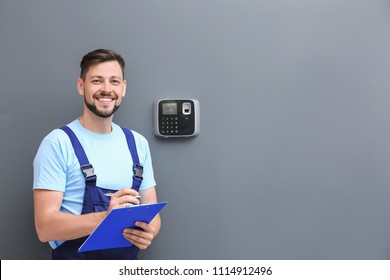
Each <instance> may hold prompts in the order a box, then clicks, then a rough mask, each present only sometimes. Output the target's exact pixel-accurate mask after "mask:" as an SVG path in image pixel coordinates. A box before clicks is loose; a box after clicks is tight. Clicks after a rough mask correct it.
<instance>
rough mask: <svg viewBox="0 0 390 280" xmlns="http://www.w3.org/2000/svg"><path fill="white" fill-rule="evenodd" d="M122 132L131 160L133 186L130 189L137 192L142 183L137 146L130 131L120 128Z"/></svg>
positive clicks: (141, 167) (141, 168) (141, 170)
mask: <svg viewBox="0 0 390 280" xmlns="http://www.w3.org/2000/svg"><path fill="white" fill-rule="evenodd" d="M121 128H122V130H123V132H124V133H125V135H126V141H127V146H128V147H129V150H130V153H131V157H132V158H133V186H132V188H133V189H135V190H136V191H139V188H140V186H141V183H142V179H143V177H142V173H143V166H142V165H141V164H140V162H139V157H138V153H137V146H136V144H135V139H134V135H133V133H132V132H131V130H130V129H128V128H124V127H121Z"/></svg>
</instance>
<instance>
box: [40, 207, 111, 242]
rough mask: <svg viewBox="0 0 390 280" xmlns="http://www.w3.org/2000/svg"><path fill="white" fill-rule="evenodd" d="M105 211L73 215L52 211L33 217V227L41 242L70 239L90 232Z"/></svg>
mask: <svg viewBox="0 0 390 280" xmlns="http://www.w3.org/2000/svg"><path fill="white" fill-rule="evenodd" d="M106 215H107V212H105V211H104V212H96V213H90V214H84V215H74V214H69V213H62V212H59V211H58V212H52V213H47V214H44V215H40V216H39V217H37V216H36V217H35V228H36V231H37V234H38V238H39V240H40V241H42V242H47V241H50V240H71V239H76V238H79V237H83V236H86V235H89V234H91V232H92V231H93V230H94V229H95V228H96V227H97V226H98V224H99V223H100V222H101V221H102V220H103V218H104V217H105V216H106Z"/></svg>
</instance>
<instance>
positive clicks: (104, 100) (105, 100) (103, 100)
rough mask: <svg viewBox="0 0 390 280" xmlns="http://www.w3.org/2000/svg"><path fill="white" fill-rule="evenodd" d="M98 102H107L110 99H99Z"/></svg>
mask: <svg viewBox="0 0 390 280" xmlns="http://www.w3.org/2000/svg"><path fill="white" fill-rule="evenodd" d="M99 101H102V102H109V101H111V99H110V98H99Z"/></svg>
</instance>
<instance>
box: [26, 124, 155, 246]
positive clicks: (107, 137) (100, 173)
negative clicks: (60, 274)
mask: <svg viewBox="0 0 390 280" xmlns="http://www.w3.org/2000/svg"><path fill="white" fill-rule="evenodd" d="M68 126H69V128H71V129H72V130H73V132H74V133H75V134H76V136H77V138H78V139H79V141H80V143H81V145H82V147H83V148H84V151H85V153H86V155H87V157H88V160H89V163H91V164H92V166H93V168H94V173H95V174H96V176H97V181H96V185H97V186H99V187H102V188H107V189H112V190H119V189H121V188H131V187H132V183H133V178H132V177H133V160H132V157H131V154H130V151H129V148H128V146H127V142H126V136H125V134H124V132H123V131H122V129H121V127H120V126H118V125H116V124H114V123H113V124H112V132H111V133H109V134H98V133H94V132H91V131H89V130H87V129H85V128H84V127H83V126H82V125H81V124H80V122H79V121H78V120H75V121H73V122H71V123H70V124H68ZM132 132H133V135H134V139H135V143H136V146H137V152H138V157H139V160H140V164H141V165H143V181H142V184H141V187H140V190H145V189H148V188H151V187H154V186H155V185H156V182H155V179H154V174H153V167H152V159H151V156H150V150H149V144H148V142H147V140H146V139H145V138H144V137H143V136H142V135H141V134H139V133H137V132H135V131H132ZM33 166H34V182H33V189H46V190H54V191H60V192H63V193H64V197H63V201H62V206H61V209H60V211H61V212H66V213H71V214H76V215H79V214H81V210H82V205H83V198H84V189H85V180H84V176H83V175H82V172H81V170H80V164H79V162H78V159H77V157H76V155H75V152H74V149H73V146H72V144H71V142H70V139H69V137H68V135H67V134H66V133H65V132H64V131H63V130H61V129H55V130H53V131H52V132H51V133H49V134H48V135H47V136H46V137H45V138H44V139H43V140H42V143H41V145H40V146H39V149H38V152H37V154H36V156H35V158H34V163H33ZM62 242H63V241H58V242H49V243H50V245H51V246H52V248H53V249H54V248H56V247H57V246H58V245H59V244H61V243H62Z"/></svg>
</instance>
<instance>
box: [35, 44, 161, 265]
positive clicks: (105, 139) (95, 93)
mask: <svg viewBox="0 0 390 280" xmlns="http://www.w3.org/2000/svg"><path fill="white" fill-rule="evenodd" d="M80 67H81V73H80V78H79V79H78V81H77V90H78V92H79V94H80V95H81V96H83V98H84V108H83V112H82V115H81V116H80V118H78V119H77V120H74V121H73V122H71V123H70V124H68V125H67V126H65V127H63V128H61V129H55V130H53V131H52V132H51V133H50V134H48V135H47V136H46V137H45V138H44V139H43V141H42V143H41V145H40V147H39V149H38V152H37V154H36V156H35V159H34V184H33V193H34V216H35V228H36V231H37V234H38V237H39V240H40V241H42V242H49V243H50V245H51V247H52V249H53V250H52V257H53V259H136V258H137V254H138V251H139V249H146V248H148V246H150V244H151V242H152V241H153V239H154V238H155V237H156V235H157V234H158V232H159V230H160V225H161V221H160V217H159V215H157V216H156V217H155V218H154V219H153V220H152V221H151V223H150V224H146V223H142V222H137V224H136V225H137V226H138V227H139V228H138V229H131V228H128V229H124V231H123V236H124V237H125V238H126V239H127V240H128V241H129V242H131V243H133V244H134V245H135V246H131V247H126V248H117V249H109V250H98V251H91V252H85V253H78V252H77V249H78V248H79V246H80V245H81V244H82V243H83V242H84V241H85V239H86V238H87V236H88V235H89V234H91V232H92V231H93V230H94V229H95V228H96V227H97V225H98V224H99V223H100V222H101V221H102V220H103V219H104V217H105V216H106V215H107V214H108V213H109V211H110V210H111V209H112V208H116V207H125V206H128V205H131V204H139V203H140V201H139V196H140V197H141V198H140V200H141V203H154V202H157V195H156V190H155V185H156V182H155V180H154V175H153V168H152V161H151V156H150V151H149V146H148V142H147V140H146V139H145V138H144V137H143V136H141V135H140V134H138V133H136V132H134V131H130V130H128V129H124V128H121V127H120V126H118V125H116V124H115V123H113V115H114V113H115V112H116V110H117V109H118V108H119V106H120V105H121V102H122V98H123V97H124V96H125V93H126V80H125V77H124V69H125V62H124V60H123V58H122V57H121V56H120V55H119V54H118V53H116V52H114V51H112V50H106V49H98V50H95V51H92V52H90V53H88V54H86V55H85V56H84V57H83V59H82V61H81V64H80ZM131 147H133V151H130V149H131ZM134 150H135V151H134ZM136 161H139V162H136ZM106 193H111V194H112V196H108V195H106Z"/></svg>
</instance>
